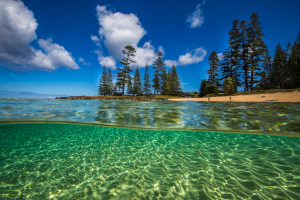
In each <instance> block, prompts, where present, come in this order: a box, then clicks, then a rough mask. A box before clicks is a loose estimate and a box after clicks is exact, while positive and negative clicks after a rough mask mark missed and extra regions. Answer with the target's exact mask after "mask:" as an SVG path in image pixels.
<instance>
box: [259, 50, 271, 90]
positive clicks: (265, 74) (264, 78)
mask: <svg viewBox="0 0 300 200" xmlns="http://www.w3.org/2000/svg"><path fill="white" fill-rule="evenodd" d="M272 68H273V66H272V57H271V55H270V53H269V50H268V48H267V49H266V53H265V58H264V63H263V65H262V72H261V79H260V81H259V84H258V85H259V87H262V88H264V89H270V88H272V86H271V79H272V78H271V76H272Z"/></svg>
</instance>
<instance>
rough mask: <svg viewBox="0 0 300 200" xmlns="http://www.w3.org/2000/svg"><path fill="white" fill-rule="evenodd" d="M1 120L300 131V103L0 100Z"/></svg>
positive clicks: (229, 129) (137, 126) (140, 126)
mask: <svg viewBox="0 0 300 200" xmlns="http://www.w3.org/2000/svg"><path fill="white" fill-rule="evenodd" d="M0 121H62V122H78V123H90V124H101V125H109V126H121V127H135V128H158V129H162V128H167V129H170V128H176V129H178V128H179V129H199V130H216V131H239V132H241V131H243V132H244V131H252V132H253V131H258V132H265V133H266V134H270V133H279V134H284V133H288V132H289V133H300V103H278V102H264V103H248V102H247V103H242V102H194V101H182V102H173V101H167V100H166V101H151V102H136V101H129V100H34V99H33V100H28V99H23V100H22V99H0Z"/></svg>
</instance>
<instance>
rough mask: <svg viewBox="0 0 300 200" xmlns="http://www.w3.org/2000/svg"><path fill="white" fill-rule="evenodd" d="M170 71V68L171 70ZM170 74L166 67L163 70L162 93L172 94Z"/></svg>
mask: <svg viewBox="0 0 300 200" xmlns="http://www.w3.org/2000/svg"><path fill="white" fill-rule="evenodd" d="M169 71H170V70H169ZM170 89H171V88H170V76H169V74H168V73H167V71H166V67H164V68H163V70H162V88H161V94H162V95H170Z"/></svg>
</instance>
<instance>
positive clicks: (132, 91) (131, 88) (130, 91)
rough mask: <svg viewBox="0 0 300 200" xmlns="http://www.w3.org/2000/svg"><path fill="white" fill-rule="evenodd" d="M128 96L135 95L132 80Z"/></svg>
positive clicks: (128, 86)
mask: <svg viewBox="0 0 300 200" xmlns="http://www.w3.org/2000/svg"><path fill="white" fill-rule="evenodd" d="M126 94H127V95H134V89H133V84H132V82H131V80H130V81H129V83H128V84H127V93H126Z"/></svg>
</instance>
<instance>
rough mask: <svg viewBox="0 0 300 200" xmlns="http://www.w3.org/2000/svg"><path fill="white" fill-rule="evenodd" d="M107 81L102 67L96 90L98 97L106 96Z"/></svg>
mask: <svg viewBox="0 0 300 200" xmlns="http://www.w3.org/2000/svg"><path fill="white" fill-rule="evenodd" d="M107 79H108V77H107V72H106V67H105V66H103V70H102V75H101V77H100V82H99V88H98V95H99V96H105V95H106V91H107Z"/></svg>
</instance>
